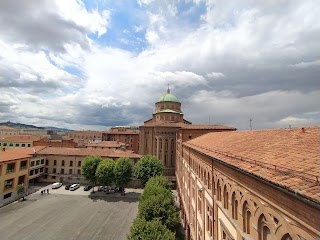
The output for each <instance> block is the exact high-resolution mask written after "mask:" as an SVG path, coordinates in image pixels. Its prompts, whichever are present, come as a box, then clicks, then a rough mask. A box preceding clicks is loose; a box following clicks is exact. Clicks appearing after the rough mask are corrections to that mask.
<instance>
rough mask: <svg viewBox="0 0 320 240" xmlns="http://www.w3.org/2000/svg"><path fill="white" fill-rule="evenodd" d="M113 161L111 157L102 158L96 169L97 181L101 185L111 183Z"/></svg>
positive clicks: (112, 179)
mask: <svg viewBox="0 0 320 240" xmlns="http://www.w3.org/2000/svg"><path fill="white" fill-rule="evenodd" d="M114 166H115V163H114V161H113V160H112V159H110V158H108V159H104V160H102V161H101V162H100V163H99V165H98V167H97V171H96V177H97V181H98V183H99V184H101V185H105V186H107V185H111V184H112V183H113V181H114V173H113V169H114Z"/></svg>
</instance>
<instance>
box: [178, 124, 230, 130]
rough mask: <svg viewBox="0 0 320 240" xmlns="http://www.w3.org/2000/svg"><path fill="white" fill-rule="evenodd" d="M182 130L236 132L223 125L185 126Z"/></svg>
mask: <svg viewBox="0 0 320 240" xmlns="http://www.w3.org/2000/svg"><path fill="white" fill-rule="evenodd" d="M182 129H217V130H236V128H234V127H229V126H225V125H193V124H186V125H185V126H183V127H182Z"/></svg>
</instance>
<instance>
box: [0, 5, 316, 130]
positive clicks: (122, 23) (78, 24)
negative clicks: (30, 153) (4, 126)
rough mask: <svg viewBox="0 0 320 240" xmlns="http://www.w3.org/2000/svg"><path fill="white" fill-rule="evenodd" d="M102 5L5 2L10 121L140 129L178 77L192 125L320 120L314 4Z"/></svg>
mask: <svg viewBox="0 0 320 240" xmlns="http://www.w3.org/2000/svg"><path fill="white" fill-rule="evenodd" d="M127 3H128V2H127ZM168 3H169V4H168ZM95 4H97V5H98V6H99V7H97V9H90V10H88V6H85V5H84V4H83V3H82V2H80V1H72V2H69V3H64V2H62V3H60V2H54V1H41V2H37V3H36V2H35V3H30V4H23V3H22V4H16V3H15V4H14V2H13V3H12V4H11V2H8V1H5V2H1V3H0V37H1V40H0V48H1V49H2V51H1V53H0V113H1V114H0V121H8V120H10V121H13V119H15V121H22V122H26V123H33V124H34V123H37V124H39V125H53V126H57V125H58V126H63V127H69V128H74V129H83V128H91V129H105V128H107V127H109V126H112V125H141V124H142V123H143V121H145V120H147V119H149V118H151V116H152V112H153V109H154V102H155V101H156V100H157V99H158V97H159V96H161V95H162V94H163V93H165V91H166V88H167V84H168V83H169V84H170V88H171V93H173V94H175V95H176V96H177V97H178V98H179V99H180V101H181V102H182V110H183V112H184V113H185V118H186V119H188V120H190V121H192V122H194V123H208V122H209V119H210V123H220V124H228V125H231V126H234V127H237V128H239V129H248V127H249V119H250V118H252V119H253V126H254V128H273V127H288V124H291V125H293V126H295V125H298V124H315V125H319V124H320V120H319V119H320V118H319V116H318V115H314V114H308V113H313V112H319V111H320V109H319V106H318V104H317V103H318V102H319V101H320V99H319V96H320V85H319V80H318V79H319V76H320V68H319V67H318V65H319V55H320V47H319V42H320V23H319V21H317V20H318V12H319V11H320V9H319V5H318V4H316V1H312V0H306V1H281V2H279V1H264V2H261V1H251V0H242V1H237V2H236V3H235V2H232V3H231V2H230V3H229V2H223V1H211V0H210V1H195V3H193V2H192V1H189V2H187V3H185V2H182V1H168V2H165V1H156V0H155V1H139V2H138V3H135V4H133V3H131V4H114V5H112V8H111V7H109V5H108V3H107V2H106V3H104V4H105V5H103V7H102V6H101V5H99V1H98V2H96V3H92V5H95ZM124 7H126V11H125V13H128V12H130V13H140V15H139V16H137V18H136V19H139V21H135V22H134V23H132V21H131V18H130V17H128V18H127V16H121V15H116V14H115V13H122V12H123V11H122V10H124V9H122V8H124ZM127 8H130V11H129V10H127ZM169 8H171V10H172V11H169V10H168V9H169ZM190 8H192V9H193V11H192V14H191V13H190V14H187V15H185V14H184V13H185V12H188V11H189V10H190ZM109 9H112V10H109ZM194 9H196V10H197V11H198V12H197V14H195V12H196V10H194ZM69 10H70V11H69ZM16 16H21V17H19V18H17V17H16ZM115 16H117V17H119V19H114V17H115ZM183 18H189V19H187V20H186V21H184V20H183ZM128 19H129V20H128ZM115 20H117V23H118V24H114V23H115V22H116V21H115ZM182 20H183V21H182ZM4 26H10V28H6V27H4ZM48 26H50V27H48ZM115 28H117V29H115ZM128 29H129V30H130V32H127V33H124V31H125V30H126V31H128ZM116 30H117V31H118V32H121V34H126V35H120V36H118V35H117V34H115V32H116ZM112 34H113V35H112ZM121 41H122V44H123V45H125V48H123V47H122V46H123V45H121V46H119V45H117V44H115V43H118V42H121ZM134 41H137V42H138V41H139V42H143V43H144V44H143V47H142V48H141V49H139V50H137V49H136V48H134V46H133V44H131V43H132V42H134ZM290 122H291V123H290Z"/></svg>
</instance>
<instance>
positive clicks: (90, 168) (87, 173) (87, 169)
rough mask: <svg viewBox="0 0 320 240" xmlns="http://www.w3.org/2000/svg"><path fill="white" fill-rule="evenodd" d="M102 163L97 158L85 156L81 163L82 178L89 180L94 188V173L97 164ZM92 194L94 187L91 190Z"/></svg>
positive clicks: (100, 159) (99, 158)
mask: <svg viewBox="0 0 320 240" xmlns="http://www.w3.org/2000/svg"><path fill="white" fill-rule="evenodd" d="M101 161H102V158H101V157H99V156H87V157H86V158H85V159H84V160H83V163H82V167H81V170H82V173H83V175H84V177H85V178H86V179H87V180H89V181H90V182H91V183H92V184H93V185H94V186H95V185H96V181H97V179H96V171H97V167H98V165H99V163H100V162H101ZM92 191H93V192H94V187H93V188H92Z"/></svg>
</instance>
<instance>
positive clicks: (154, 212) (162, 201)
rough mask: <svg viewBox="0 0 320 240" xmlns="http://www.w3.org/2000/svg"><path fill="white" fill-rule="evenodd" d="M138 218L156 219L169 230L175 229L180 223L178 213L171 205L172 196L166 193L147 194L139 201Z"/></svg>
mask: <svg viewBox="0 0 320 240" xmlns="http://www.w3.org/2000/svg"><path fill="white" fill-rule="evenodd" d="M138 216H139V217H140V218H143V219H145V220H146V221H152V220H153V219H158V220H159V221H160V222H161V223H162V224H163V225H165V226H166V227H167V228H169V229H170V230H175V229H176V227H177V226H178V225H179V223H180V218H179V213H178V211H177V209H176V207H175V206H174V205H173V202H172V197H168V195H167V194H158V195H155V196H149V197H148V198H145V199H143V200H142V201H140V202H139V213H138Z"/></svg>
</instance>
